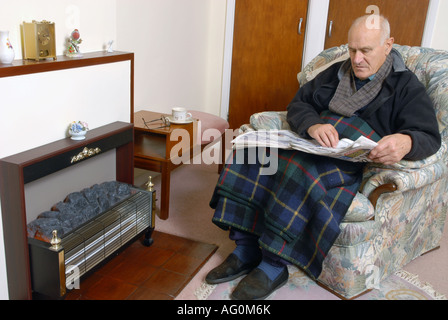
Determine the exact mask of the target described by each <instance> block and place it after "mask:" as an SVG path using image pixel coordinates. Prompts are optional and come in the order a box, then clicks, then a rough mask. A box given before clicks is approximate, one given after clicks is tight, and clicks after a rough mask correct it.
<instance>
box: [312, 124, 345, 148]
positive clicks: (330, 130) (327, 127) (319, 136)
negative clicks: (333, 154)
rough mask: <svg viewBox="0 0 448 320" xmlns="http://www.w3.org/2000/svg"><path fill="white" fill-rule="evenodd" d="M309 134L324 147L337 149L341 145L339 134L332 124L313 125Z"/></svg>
mask: <svg viewBox="0 0 448 320" xmlns="http://www.w3.org/2000/svg"><path fill="white" fill-rule="evenodd" d="M308 134H309V135H310V136H311V138H313V139H315V140H316V141H317V142H319V144H320V145H321V146H324V147H332V148H336V147H337V145H338V143H339V134H338V132H337V131H336V129H335V128H334V127H333V126H332V125H331V124H315V125H312V126H311V127H309V128H308Z"/></svg>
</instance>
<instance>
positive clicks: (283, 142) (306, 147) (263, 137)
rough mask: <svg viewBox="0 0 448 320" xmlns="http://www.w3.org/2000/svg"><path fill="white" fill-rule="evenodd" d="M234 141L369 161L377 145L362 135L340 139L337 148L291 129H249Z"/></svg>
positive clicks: (249, 145)
mask: <svg viewBox="0 0 448 320" xmlns="http://www.w3.org/2000/svg"><path fill="white" fill-rule="evenodd" d="M232 143H233V145H234V147H235V148H237V149H240V148H247V147H256V146H257V147H271V148H279V149H295V150H299V151H303V152H306V153H312V154H317V155H321V156H327V157H332V158H337V159H342V160H347V161H352V162H369V161H370V160H369V159H368V158H367V156H368V154H369V152H370V150H372V149H373V148H375V147H376V145H377V143H376V142H375V141H373V140H370V139H368V138H366V137H364V136H361V137H359V138H358V139H357V140H356V141H353V140H350V139H345V138H344V139H340V140H339V143H338V145H337V147H336V148H329V147H323V146H321V145H320V144H319V143H318V142H317V141H316V140H314V139H313V140H309V139H304V138H301V137H299V135H297V134H296V133H294V132H292V131H290V130H257V131H249V132H246V133H244V134H242V135H239V136H237V137H236V138H235V139H234V140H232Z"/></svg>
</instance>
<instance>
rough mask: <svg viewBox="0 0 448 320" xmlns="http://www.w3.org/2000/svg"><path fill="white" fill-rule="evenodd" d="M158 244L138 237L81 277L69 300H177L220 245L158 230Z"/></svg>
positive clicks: (69, 295)
mask: <svg viewBox="0 0 448 320" xmlns="http://www.w3.org/2000/svg"><path fill="white" fill-rule="evenodd" d="M153 239H154V244H153V245H152V246H151V247H149V248H148V247H145V246H143V245H142V244H141V242H140V241H136V242H134V243H133V244H131V245H130V246H129V247H128V248H126V249H125V250H124V251H122V252H121V253H120V254H118V255H117V256H115V257H114V258H113V259H112V260H110V261H109V262H108V263H107V264H105V265H104V266H102V267H100V268H99V269H97V270H96V271H95V272H94V273H92V274H90V275H88V277H86V278H85V279H84V280H83V281H81V284H80V289H76V290H72V291H71V292H69V294H68V295H67V296H66V300H77V299H80V300H173V299H174V298H175V297H176V296H177V295H178V294H179V293H180V291H181V290H182V289H183V288H184V286H185V285H186V284H187V283H188V282H189V281H190V280H191V279H192V278H193V276H194V275H195V274H196V273H197V271H199V269H200V268H201V267H202V266H203V265H204V263H205V262H206V261H207V260H208V259H209V258H210V256H211V255H212V254H213V253H214V252H215V251H216V250H217V246H215V245H211V244H205V243H200V242H196V241H193V240H188V239H184V238H180V237H177V236H173V235H168V234H165V233H160V232H157V231H155V232H154V234H153Z"/></svg>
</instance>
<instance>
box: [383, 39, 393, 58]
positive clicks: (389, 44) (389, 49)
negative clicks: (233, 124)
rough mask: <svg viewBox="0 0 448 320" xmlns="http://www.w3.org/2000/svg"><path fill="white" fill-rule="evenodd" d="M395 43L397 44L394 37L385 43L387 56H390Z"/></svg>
mask: <svg viewBox="0 0 448 320" xmlns="http://www.w3.org/2000/svg"><path fill="white" fill-rule="evenodd" d="M394 42H395V39H394V38H393V37H392V38H389V39H387V40H386V42H385V47H386V55H388V54H389V53H390V52H391V50H392V46H393V44H394Z"/></svg>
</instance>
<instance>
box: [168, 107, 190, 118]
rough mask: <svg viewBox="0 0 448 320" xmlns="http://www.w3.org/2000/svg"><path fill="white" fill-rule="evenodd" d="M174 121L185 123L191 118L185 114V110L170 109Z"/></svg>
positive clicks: (187, 113)
mask: <svg viewBox="0 0 448 320" xmlns="http://www.w3.org/2000/svg"><path fill="white" fill-rule="evenodd" d="M172 114H173V120H174V121H185V120H187V119H189V118H191V117H192V115H191V113H189V112H187V109H185V108H180V107H179V108H173V109H172Z"/></svg>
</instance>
